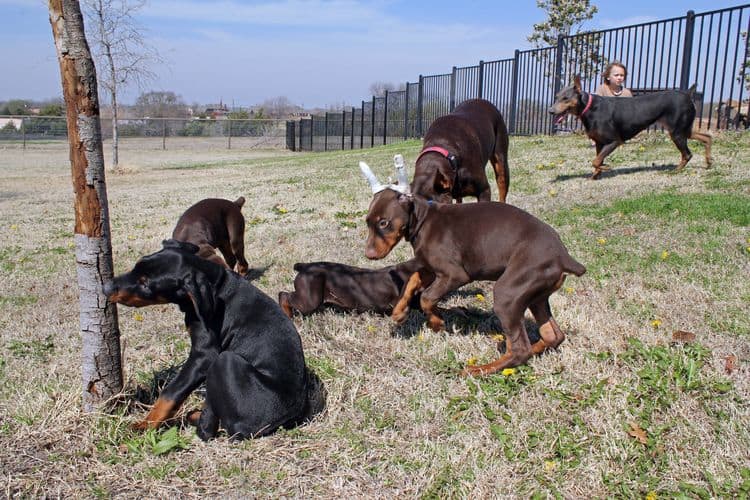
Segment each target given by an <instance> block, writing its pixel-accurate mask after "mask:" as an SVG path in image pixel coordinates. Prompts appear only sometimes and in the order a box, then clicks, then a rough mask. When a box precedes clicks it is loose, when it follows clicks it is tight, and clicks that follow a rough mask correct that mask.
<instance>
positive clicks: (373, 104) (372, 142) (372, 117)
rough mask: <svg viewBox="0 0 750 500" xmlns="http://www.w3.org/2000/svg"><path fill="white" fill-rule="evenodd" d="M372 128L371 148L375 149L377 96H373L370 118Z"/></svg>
mask: <svg viewBox="0 0 750 500" xmlns="http://www.w3.org/2000/svg"><path fill="white" fill-rule="evenodd" d="M370 122H372V128H371V129H370V147H371V148H374V147H375V96H372V116H371V117H370Z"/></svg>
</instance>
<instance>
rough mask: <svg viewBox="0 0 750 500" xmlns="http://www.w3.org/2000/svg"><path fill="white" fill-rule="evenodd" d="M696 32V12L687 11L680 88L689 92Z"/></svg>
mask: <svg viewBox="0 0 750 500" xmlns="http://www.w3.org/2000/svg"><path fill="white" fill-rule="evenodd" d="M694 32H695V12H693V11H692V10H689V11H687V14H686V15H685V43H684V44H683V45H682V72H681V73H680V88H681V89H682V90H687V88H688V87H689V86H690V61H691V59H692V56H693V33H694Z"/></svg>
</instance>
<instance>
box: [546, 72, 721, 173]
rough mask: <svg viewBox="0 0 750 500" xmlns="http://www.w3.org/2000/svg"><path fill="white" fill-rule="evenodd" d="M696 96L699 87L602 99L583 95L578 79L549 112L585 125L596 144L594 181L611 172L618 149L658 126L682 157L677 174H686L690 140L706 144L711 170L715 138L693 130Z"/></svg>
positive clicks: (559, 95) (560, 96)
mask: <svg viewBox="0 0 750 500" xmlns="http://www.w3.org/2000/svg"><path fill="white" fill-rule="evenodd" d="M694 93H695V85H693V86H692V87H690V89H689V90H688V91H683V90H666V91H664V92H654V93H653V94H646V95H641V96H635V97H629V98H627V99H623V98H619V97H602V96H598V95H594V94H589V93H586V92H583V90H581V78H580V77H579V76H578V75H576V76H575V78H574V79H573V85H570V86H569V87H565V88H564V89H562V90H561V91H560V92H558V93H557V95H556V96H555V102H554V104H552V106H551V107H550V108H549V112H550V113H551V114H553V115H555V116H557V120H556V121H560V120H561V119H562V118H564V117H565V115H567V114H568V113H570V114H572V115H574V116H577V117H578V119H579V120H581V123H583V127H584V128H585V129H586V134H587V135H588V136H589V138H591V140H592V141H594V143H595V144H596V158H594V161H593V162H592V165H593V167H594V173H593V174H591V179H592V180H593V179H598V178H599V176H600V175H601V173H602V171H604V170H609V168H608V167H607V166H606V165H604V159H605V158H607V156H609V154H610V153H612V151H614V150H615V149H616V148H617V146H619V145H620V144H623V143H624V142H625V141H627V140H628V139H631V138H633V137H635V136H636V134H638V133H639V132H641V131H642V130H645V129H646V128H648V127H649V126H651V125H653V124H654V123H657V122H658V123H660V124H661V125H663V126H664V128H666V129H667V131H668V132H669V136H670V137H671V138H672V142H674V144H675V146H677V149H679V150H680V154H681V155H682V159H681V160H680V164H679V165H677V167H676V168H675V170H676V171H679V170H682V168H683V167H684V166H685V165H686V164H687V162H689V161H690V159H691V158H692V157H693V154H692V153H691V152H690V149H688V145H687V140H688V139H696V140H698V141H701V142H702V143H703V145H704V146H705V150H706V168H708V167H710V166H711V136H710V135H708V134H706V133H703V132H699V131H697V130H695V129H693V120H695V105H694V104H693V94H694Z"/></svg>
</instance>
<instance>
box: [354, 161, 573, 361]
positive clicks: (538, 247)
mask: <svg viewBox="0 0 750 500" xmlns="http://www.w3.org/2000/svg"><path fill="white" fill-rule="evenodd" d="M366 167H367V165H365V164H363V163H360V168H362V170H363V171H364V170H365V168H366ZM366 175H367V177H368V179H371V178H372V177H374V175H372V173H371V172H370V173H369V174H366ZM373 190H374V188H373ZM367 227H368V230H369V232H368V237H367V243H366V247H365V255H366V256H367V257H368V258H370V259H382V258H383V257H385V256H386V255H388V253H389V252H390V251H391V249H392V248H393V247H394V246H395V245H396V244H397V243H398V242H399V241H400V240H401V238H403V239H405V240H406V241H408V242H409V243H411V245H412V247H413V248H414V256H415V258H416V259H417V260H418V261H419V263H420V265H421V267H422V268H424V269H427V270H429V271H431V272H432V273H433V274H434V275H435V279H434V281H433V282H432V284H430V285H429V286H427V287H426V288H425V289H424V291H423V292H422V298H421V300H420V306H421V308H422V311H424V313H425V314H426V315H427V320H428V323H429V325H430V328H432V329H433V330H436V331H437V330H441V329H442V328H443V327H444V322H443V319H442V318H441V317H440V316H439V314H438V313H437V307H436V306H437V303H438V301H439V300H440V299H441V298H442V297H444V296H445V295H446V294H447V293H449V292H451V291H453V290H456V289H458V288H460V287H461V286H463V285H465V284H467V283H470V282H471V281H475V280H493V281H495V286H494V307H493V310H494V312H495V314H496V315H497V317H498V318H499V319H500V322H501V323H502V326H503V331H504V332H505V333H506V340H505V345H506V350H505V354H503V355H502V356H501V357H500V358H499V359H497V360H495V361H493V362H492V363H489V364H486V365H482V366H471V367H467V368H466V369H465V370H464V374H468V375H483V374H488V373H494V372H497V371H498V370H502V369H504V368H508V367H512V366H517V365H519V364H523V363H525V362H526V361H527V360H528V359H529V357H531V356H532V354H539V353H541V352H543V351H544V350H545V349H547V348H550V347H552V348H554V347H557V346H558V345H560V343H561V342H562V341H563V340H564V339H565V335H564V334H563V332H562V330H561V329H560V327H559V326H558V325H557V322H556V321H555V319H554V318H553V316H552V311H551V309H550V305H549V296H550V295H551V294H552V293H554V292H555V291H556V290H557V289H559V288H560V287H561V286H562V284H563V282H564V281H565V277H566V275H567V274H574V275H576V276H581V275H582V274H583V273H585V272H586V268H585V267H584V266H583V265H581V264H580V263H578V262H577V261H576V260H575V259H573V257H571V256H570V254H569V253H568V251H567V249H566V248H565V245H564V244H563V243H562V241H561V240H560V237H559V236H558V234H557V232H555V230H554V229H552V228H551V227H550V226H548V225H547V224H545V223H544V222H542V221H540V220H539V219H537V218H536V217H534V216H532V215H531V214H529V213H527V212H524V211H523V210H521V209H519V208H516V207H514V206H511V205H507V204H505V203H496V202H487V203H467V204H446V203H434V202H432V201H431V200H426V199H424V198H422V197H420V196H413V195H411V194H410V193H409V192H408V191H407V192H406V193H401V192H398V191H396V190H394V189H389V188H385V189H380V190H379V191H378V192H377V193H376V194H375V195H374V197H373V200H372V202H371V204H370V208H369V211H368V214H367ZM420 288H422V284H421V278H420V273H419V272H417V273H415V274H414V275H412V277H411V279H410V280H409V283H407V286H406V289H405V290H404V294H403V295H402V297H401V300H400V301H399V303H398V304H396V307H395V308H394V311H393V315H392V317H393V318H394V319H395V320H397V321H400V320H403V318H404V315H403V311H404V310H405V308H406V306H407V303H408V300H409V299H410V294H411V292H412V291H414V290H418V289H420ZM527 308H528V309H530V310H531V313H532V314H533V315H534V319H535V320H536V322H537V323H538V324H539V333H540V335H541V339H540V340H539V341H538V342H536V343H534V344H533V345H531V343H530V342H529V338H528V336H527V334H526V329H525V327H524V323H523V317H524V312H525V311H526V309H527Z"/></svg>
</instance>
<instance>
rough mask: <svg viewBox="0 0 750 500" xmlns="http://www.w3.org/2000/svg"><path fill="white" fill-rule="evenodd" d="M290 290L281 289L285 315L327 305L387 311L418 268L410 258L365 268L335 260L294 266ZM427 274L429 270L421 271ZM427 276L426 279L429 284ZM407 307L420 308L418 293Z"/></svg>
mask: <svg viewBox="0 0 750 500" xmlns="http://www.w3.org/2000/svg"><path fill="white" fill-rule="evenodd" d="M294 270H295V271H297V276H296V277H295V278H294V291H293V292H280V293H279V304H280V305H281V309H282V310H283V311H284V312H285V313H286V315H287V316H289V317H292V314H293V313H294V311H299V312H300V313H302V314H305V315H306V314H311V313H313V312H315V311H317V310H319V309H321V308H322V307H323V306H326V305H330V306H334V307H336V308H339V309H341V310H345V311H356V312H365V311H374V312H377V313H381V314H382V313H390V312H391V311H392V310H393V306H394V305H396V302H397V301H398V299H399V297H401V294H402V292H403V290H404V287H405V285H406V283H407V282H408V281H409V278H411V275H412V274H414V273H415V272H417V271H418V270H419V265H418V263H417V261H416V260H414V259H411V260H408V261H406V262H403V263H401V264H397V265H395V266H388V267H384V268H381V269H364V268H361V267H354V266H348V265H345V264H339V263H336V262H310V263H297V264H295V265H294ZM424 274H426V276H429V273H424ZM429 281H430V280H429V278H428V277H427V278H425V282H427V283H429ZM410 306H412V307H416V308H418V307H419V293H416V294H414V297H413V298H412V300H411V303H410Z"/></svg>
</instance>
